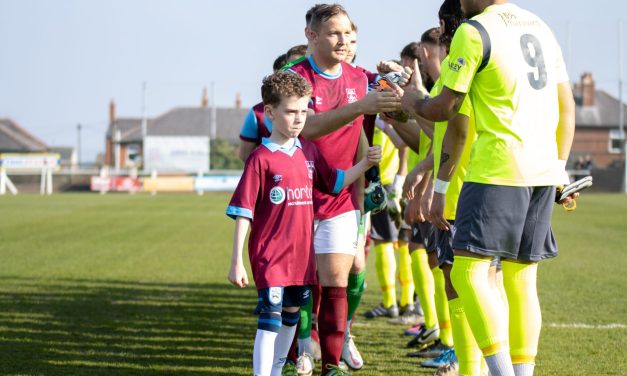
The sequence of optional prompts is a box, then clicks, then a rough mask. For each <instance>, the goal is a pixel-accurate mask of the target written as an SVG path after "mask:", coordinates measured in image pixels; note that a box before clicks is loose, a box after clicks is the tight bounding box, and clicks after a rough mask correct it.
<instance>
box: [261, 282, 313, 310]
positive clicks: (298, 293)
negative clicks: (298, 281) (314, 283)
mask: <svg viewBox="0 0 627 376" xmlns="http://www.w3.org/2000/svg"><path fill="white" fill-rule="evenodd" d="M309 299H311V286H286V287H282V286H278V287H268V288H265V289H260V290H257V308H255V313H256V314H259V313H262V312H265V313H269V312H279V313H280V312H281V311H282V310H283V307H302V306H304V305H306V304H307V303H309Z"/></svg>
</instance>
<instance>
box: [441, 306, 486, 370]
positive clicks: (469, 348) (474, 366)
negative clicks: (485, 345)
mask: <svg viewBox="0 0 627 376" xmlns="http://www.w3.org/2000/svg"><path fill="white" fill-rule="evenodd" d="M448 305H449V308H450V310H451V326H452V328H453V341H454V342H455V355H456V356H457V360H458V362H459V374H460V375H465V376H473V375H480V374H481V373H480V372H481V360H482V358H483V357H482V355H481V350H479V346H477V341H475V337H473V335H472V330H471V329H470V326H469V325H468V320H466V313H465V312H464V307H463V306H462V302H461V299H459V298H455V299H451V300H449V302H448Z"/></svg>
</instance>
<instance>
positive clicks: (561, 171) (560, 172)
mask: <svg viewBox="0 0 627 376" xmlns="http://www.w3.org/2000/svg"><path fill="white" fill-rule="evenodd" d="M556 166H557V176H558V180H559V183H560V184H564V185H566V184H570V177H569V176H568V172H567V171H566V161H563V160H561V159H558V160H557V165H556Z"/></svg>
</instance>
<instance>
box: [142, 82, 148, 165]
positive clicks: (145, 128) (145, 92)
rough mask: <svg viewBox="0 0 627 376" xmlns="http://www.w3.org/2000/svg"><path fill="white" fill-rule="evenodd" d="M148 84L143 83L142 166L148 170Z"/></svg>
mask: <svg viewBox="0 0 627 376" xmlns="http://www.w3.org/2000/svg"><path fill="white" fill-rule="evenodd" d="M147 86H148V84H147V83H146V81H144V82H143V84H142V166H143V168H142V169H143V170H144V172H146V135H147V134H148V87H147Z"/></svg>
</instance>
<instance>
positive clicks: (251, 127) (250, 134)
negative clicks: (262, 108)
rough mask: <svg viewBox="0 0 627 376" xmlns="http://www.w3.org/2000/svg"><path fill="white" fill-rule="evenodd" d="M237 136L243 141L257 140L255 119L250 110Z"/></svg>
mask: <svg viewBox="0 0 627 376" xmlns="http://www.w3.org/2000/svg"><path fill="white" fill-rule="evenodd" d="M239 135H240V137H242V138H244V139H251V140H256V139H257V135H258V129H257V117H256V116H255V113H254V112H253V110H252V109H251V110H250V112H248V115H246V119H245V120H244V124H242V129H241V130H240V131H239Z"/></svg>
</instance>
